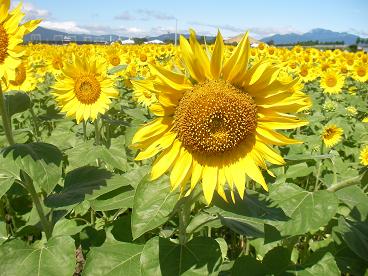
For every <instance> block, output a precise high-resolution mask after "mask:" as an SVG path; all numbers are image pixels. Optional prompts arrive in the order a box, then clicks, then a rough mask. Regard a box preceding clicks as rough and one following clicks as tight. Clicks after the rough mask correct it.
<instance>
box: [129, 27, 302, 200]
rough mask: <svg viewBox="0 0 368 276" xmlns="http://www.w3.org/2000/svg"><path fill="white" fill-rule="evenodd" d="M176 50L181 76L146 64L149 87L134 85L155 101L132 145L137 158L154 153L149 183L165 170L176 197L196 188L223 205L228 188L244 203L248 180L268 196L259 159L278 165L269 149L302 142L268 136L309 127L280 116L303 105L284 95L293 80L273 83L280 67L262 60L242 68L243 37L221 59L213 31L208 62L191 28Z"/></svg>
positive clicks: (245, 53)
mask: <svg viewBox="0 0 368 276" xmlns="http://www.w3.org/2000/svg"><path fill="white" fill-rule="evenodd" d="M180 50H181V56H182V59H183V62H184V66H185V68H186V74H181V73H176V72H172V71H169V70H167V69H164V68H162V67H159V66H154V65H150V70H151V73H152V75H153V76H154V77H155V78H154V79H153V80H152V82H151V83H147V82H146V81H134V82H133V85H134V86H135V87H137V88H138V89H139V88H140V87H142V86H144V87H146V89H148V90H151V91H152V92H153V93H155V94H156V95H157V100H158V102H157V103H155V104H152V105H151V106H150V107H149V108H150V110H151V111H152V113H154V114H155V115H156V116H157V117H158V118H156V119H154V120H153V121H151V122H149V123H147V124H146V125H144V126H143V127H142V128H140V129H139V130H138V131H137V132H136V134H135V135H134V137H133V140H132V144H133V147H135V148H137V149H140V150H141V152H140V153H139V154H138V155H137V157H136V160H143V159H147V158H151V157H153V156H155V155H156V154H158V153H160V152H161V153H160V155H159V156H158V157H157V158H156V160H155V161H154V163H153V165H152V171H151V179H156V178H158V177H160V176H161V175H163V174H164V173H165V172H166V171H169V170H170V171H171V173H170V183H171V186H172V189H176V188H177V187H180V190H181V193H182V195H183V194H188V193H189V192H190V191H191V190H193V189H194V188H195V186H196V185H197V183H199V182H201V183H202V189H203V193H204V197H205V199H206V201H207V203H210V202H211V201H212V198H213V194H214V191H217V193H218V194H219V195H220V196H221V197H223V198H224V199H225V200H226V199H227V197H226V195H225V191H224V189H225V188H226V187H229V188H230V192H231V197H232V199H233V200H234V190H235V189H236V190H237V192H238V193H239V195H240V197H243V196H244V191H245V184H246V181H247V180H249V179H252V180H254V181H255V182H257V183H259V184H261V186H262V187H263V188H264V189H265V190H268V187H267V185H266V182H265V180H264V178H263V175H262V172H261V170H260V168H261V169H265V170H267V166H266V161H268V162H270V163H272V164H277V165H283V164H284V160H283V158H282V157H281V156H280V155H279V154H278V153H277V152H276V151H275V150H274V149H272V147H270V146H269V145H287V144H299V143H301V142H299V141H296V140H294V139H290V138H288V137H286V136H284V135H282V134H280V133H278V132H276V131H275V130H277V129H293V128H297V127H300V126H304V125H306V124H307V123H308V122H307V121H302V120H299V119H298V118H297V117H296V116H293V115H290V114H286V112H296V111H298V110H300V109H301V105H302V104H303V102H308V101H301V99H300V95H298V97H295V98H293V97H292V96H293V93H292V92H290V91H289V88H290V87H292V86H294V85H295V84H296V83H297V81H298V80H292V81H291V82H287V83H285V82H281V81H279V80H277V76H278V74H279V71H280V69H279V68H277V67H275V66H273V65H272V64H271V63H270V61H267V60H261V61H259V62H257V63H255V64H253V66H249V62H248V61H249V56H250V45H249V38H248V34H245V35H244V36H243V38H242V40H241V42H240V43H239V44H238V46H237V47H236V48H234V50H233V51H232V53H231V55H230V56H229V58H227V59H225V58H224V56H225V54H224V51H225V46H224V42H223V39H222V36H221V34H220V32H219V33H218V35H217V37H216V41H215V46H214V50H213V52H212V57H211V58H209V57H208V56H207V54H206V53H205V51H204V50H203V48H202V46H201V45H200V44H199V42H198V41H197V39H196V34H195V32H194V31H192V30H191V32H190V37H189V42H188V41H187V40H186V39H185V38H184V37H183V36H181V37H180ZM304 98H306V99H307V98H308V97H307V96H306V95H304ZM288 99H289V100H288ZM268 172H269V173H270V174H272V173H271V172H270V171H268ZM189 180H190V187H189V189H187V185H186V183H187V182H189Z"/></svg>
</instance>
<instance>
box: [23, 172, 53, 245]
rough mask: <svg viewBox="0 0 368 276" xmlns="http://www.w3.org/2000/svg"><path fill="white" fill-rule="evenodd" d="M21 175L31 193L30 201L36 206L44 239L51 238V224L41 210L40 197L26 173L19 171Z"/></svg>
mask: <svg viewBox="0 0 368 276" xmlns="http://www.w3.org/2000/svg"><path fill="white" fill-rule="evenodd" d="M21 175H22V176H23V179H24V182H23V184H24V186H25V188H26V189H27V190H28V192H29V193H30V194H31V197H32V201H33V203H34V204H35V206H36V210H37V213H38V216H39V217H40V221H41V225H42V228H43V230H44V231H45V234H46V239H47V240H49V239H50V238H51V231H52V230H51V225H50V223H49V221H48V220H47V218H46V215H45V212H44V211H43V207H42V204H41V201H40V198H39V196H38V194H37V192H36V189H35V187H34V185H33V181H32V179H31V178H30V177H29V175H28V174H27V173H25V172H23V171H21Z"/></svg>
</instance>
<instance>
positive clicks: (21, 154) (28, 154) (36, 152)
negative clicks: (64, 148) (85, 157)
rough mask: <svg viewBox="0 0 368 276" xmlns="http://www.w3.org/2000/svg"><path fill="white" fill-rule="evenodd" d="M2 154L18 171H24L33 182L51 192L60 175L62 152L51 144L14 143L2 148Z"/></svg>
mask: <svg viewBox="0 0 368 276" xmlns="http://www.w3.org/2000/svg"><path fill="white" fill-rule="evenodd" d="M2 156H3V158H4V159H6V162H10V163H11V164H12V165H13V166H14V169H13V172H14V170H15V168H16V169H17V171H18V174H19V171H20V170H23V171H25V172H26V173H27V174H28V175H29V176H30V177H31V178H32V179H33V183H34V184H35V185H36V186H37V187H40V188H42V189H43V190H44V191H46V192H47V193H50V192H52V190H53V189H54V187H55V186H56V185H57V183H58V181H59V179H60V177H61V161H62V158H63V156H62V153H61V152H60V150H59V149H58V148H57V147H55V146H54V145H51V144H46V143H30V144H15V145H13V146H10V147H7V148H5V149H3V151H2Z"/></svg>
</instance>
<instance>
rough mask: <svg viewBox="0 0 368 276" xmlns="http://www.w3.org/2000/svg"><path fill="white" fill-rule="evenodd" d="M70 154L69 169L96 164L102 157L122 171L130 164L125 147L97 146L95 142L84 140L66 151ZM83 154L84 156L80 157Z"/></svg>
mask: <svg viewBox="0 0 368 276" xmlns="http://www.w3.org/2000/svg"><path fill="white" fill-rule="evenodd" d="M66 153H67V155H68V162H69V166H68V169H69V170H70V169H75V168H78V167H82V166H86V165H95V164H96V160H97V159H100V160H102V161H104V162H105V163H106V164H108V165H109V166H111V167H112V168H116V169H119V170H122V171H125V170H127V168H128V164H127V160H126V154H125V148H124V147H122V148H121V149H119V148H117V147H116V146H114V145H113V146H112V147H111V148H109V149H108V148H106V147H104V146H96V145H94V142H93V141H92V140H91V141H88V142H82V143H79V144H77V145H76V146H75V147H73V148H72V149H69V150H67V151H66ZM81 156H83V158H80V157H81Z"/></svg>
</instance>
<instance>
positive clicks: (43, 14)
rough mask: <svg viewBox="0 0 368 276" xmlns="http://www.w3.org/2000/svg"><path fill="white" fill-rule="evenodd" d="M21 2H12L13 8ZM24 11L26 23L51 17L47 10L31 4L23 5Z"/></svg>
mask: <svg viewBox="0 0 368 276" xmlns="http://www.w3.org/2000/svg"><path fill="white" fill-rule="evenodd" d="M19 3H20V2H19V1H15V2H12V5H11V6H12V8H15V7H16V6H18V5H19ZM22 11H23V12H24V13H25V18H24V20H25V21H28V20H33V19H47V18H49V17H50V16H51V12H50V11H48V10H45V9H40V8H38V7H36V6H35V5H33V4H31V3H23V5H22Z"/></svg>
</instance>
